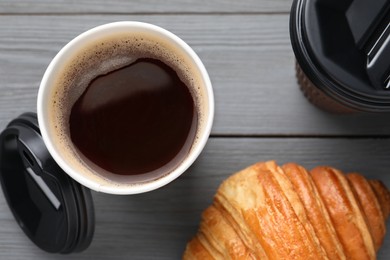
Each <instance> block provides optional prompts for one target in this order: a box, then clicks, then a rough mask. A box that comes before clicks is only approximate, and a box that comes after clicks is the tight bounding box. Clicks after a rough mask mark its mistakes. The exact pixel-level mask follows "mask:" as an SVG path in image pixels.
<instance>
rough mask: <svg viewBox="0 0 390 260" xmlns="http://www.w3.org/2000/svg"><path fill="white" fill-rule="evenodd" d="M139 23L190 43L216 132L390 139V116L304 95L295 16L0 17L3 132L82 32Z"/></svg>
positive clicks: (30, 107)
mask: <svg viewBox="0 0 390 260" xmlns="http://www.w3.org/2000/svg"><path fill="white" fill-rule="evenodd" d="M119 20H137V21H144V22H150V23H154V24H157V25H159V26H162V27H164V28H166V29H168V30H170V31H172V32H174V33H175V34H177V35H178V36H180V37H181V38H183V39H184V40H185V41H186V42H187V43H189V45H190V46H192V47H193V48H194V50H195V51H196V52H197V53H198V55H199V56H200V58H201V59H202V60H203V62H204V64H205V66H206V68H207V69H208V71H209V74H210V77H211V80H212V82H213V87H214V91H215V101H216V115H215V124H214V127H213V130H212V133H213V135H251V136H257V135H260V136H291V135H293V136H301V135H302V136H307V135H309V136H322V135H328V136H333V135H339V136H340V135H341V136H356V135H363V136H379V135H389V133H390V121H389V120H388V117H389V116H388V115H378V114H377V115H373V114H365V115H331V114H328V113H325V112H322V111H320V110H318V109H316V108H315V107H314V106H312V105H311V104H309V103H308V101H307V100H306V99H305V98H304V97H303V95H302V94H301V92H300V90H299V88H298V86H297V83H296V79H295V72H294V54H293V52H292V50H291V47H290V41H289V32H288V15H283V14H282V15H242V14H240V15H236V14H234V15H151V16H146V15H82V16H45V15H43V16H41V15H37V16H36V15H34V16H0V82H1V86H0V89H1V95H0V110H1V111H2V112H1V113H0V128H4V127H5V125H6V124H7V122H8V121H9V120H11V119H12V118H13V117H15V116H17V115H18V114H20V113H22V112H25V111H35V107H36V95H37V92H38V86H39V82H40V79H41V78H42V76H43V73H44V71H45V69H46V67H47V65H48V64H49V62H50V60H51V59H52V58H53V57H54V56H55V54H56V53H57V52H58V51H59V50H60V48H61V47H62V46H64V45H65V44H66V43H67V42H68V41H70V40H71V39H72V38H73V37H75V36H77V35H78V34H79V33H81V32H83V31H85V30H87V29H89V28H91V27H94V26H97V25H100V24H103V23H107V22H112V21H119Z"/></svg>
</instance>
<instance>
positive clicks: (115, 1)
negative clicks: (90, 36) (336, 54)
mask: <svg viewBox="0 0 390 260" xmlns="http://www.w3.org/2000/svg"><path fill="white" fill-rule="evenodd" d="M291 2H292V1H291V0H262V1H258V0H245V1H235V0H198V1H191V0H166V1H159V0H132V1H126V0H112V1H104V0H82V1H75V0H71V1H63V0H55V1H50V0H24V1H21V0H18V1H13V0H4V1H1V2H0V13H48V14H56V13H61V14H63V13H72V14H74V13H172V12H176V13H178V12H180V13H183V12H184V13H210V12H217V13H221V12H223V13H226V12H227V13H231V12H261V13H267V12H289V11H290V6H291Z"/></svg>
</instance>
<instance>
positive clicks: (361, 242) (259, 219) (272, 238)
mask: <svg viewBox="0 0 390 260" xmlns="http://www.w3.org/2000/svg"><path fill="white" fill-rule="evenodd" d="M372 201H374V203H372ZM389 213H390V193H389V191H388V190H387V188H386V187H385V186H384V185H383V184H382V183H380V182H375V181H370V182H367V181H366V180H365V179H364V177H362V176H360V175H357V174H350V175H348V177H345V176H344V175H343V174H342V172H340V171H338V170H336V169H334V168H330V167H317V168H315V169H313V170H312V171H311V172H310V173H309V172H308V171H306V170H305V169H304V168H303V167H302V166H299V165H297V164H294V163H289V164H286V165H284V166H283V167H279V166H278V165H277V164H276V163H275V162H274V161H269V162H261V163H256V164H255V165H252V166H250V167H248V168H246V169H244V170H242V171H240V172H238V173H236V174H235V175H233V176H231V177H229V178H228V179H227V180H225V181H224V182H223V183H222V184H221V186H220V187H219V189H218V191H217V193H216V196H215V199H214V203H213V205H212V206H210V207H209V208H207V209H206V210H205V211H204V213H203V215H202V222H201V225H200V229H199V232H198V234H197V235H196V236H195V237H194V238H193V240H191V241H190V242H189V244H188V245H187V248H186V251H185V253H184V255H183V259H375V256H376V251H377V250H378V248H379V245H380V244H381V243H382V241H383V236H384V232H385V229H384V227H385V223H384V221H385V219H386V218H387V217H388V215H389ZM368 215H372V216H368Z"/></svg>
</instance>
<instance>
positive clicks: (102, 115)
mask: <svg viewBox="0 0 390 260" xmlns="http://www.w3.org/2000/svg"><path fill="white" fill-rule="evenodd" d="M69 123H70V136H71V140H72V141H73V143H74V144H75V146H76V147H77V148H78V150H79V151H80V152H81V153H82V154H83V155H84V156H85V157H87V158H88V159H89V160H91V161H92V162H94V163H95V164H97V165H98V166H100V167H101V168H103V169H105V170H107V171H109V172H112V173H115V174H121V175H134V174H142V173H148V172H152V171H155V170H158V169H162V168H163V169H164V171H169V170H172V169H174V168H175V167H177V165H178V163H179V162H180V161H182V160H183V159H184V157H186V156H187V154H188V152H189V150H190V148H191V145H192V143H193V141H194V138H195V135H196V128H197V123H198V115H197V112H196V110H195V104H194V100H193V98H192V95H191V93H190V91H189V89H188V87H187V86H186V85H185V84H184V83H183V82H182V81H181V80H180V78H179V77H178V75H177V73H176V72H175V71H174V70H173V69H172V68H171V67H169V66H168V65H166V64H165V63H163V62H161V61H159V60H156V59H149V58H147V59H146V58H141V59H138V60H136V61H135V62H133V63H132V64H130V65H128V66H126V67H123V68H120V69H118V70H115V71H112V72H109V73H107V74H105V75H101V76H98V77H96V78H95V79H93V80H92V81H91V83H90V84H89V86H88V87H87V89H86V90H85V91H84V93H83V94H82V95H81V96H80V98H79V99H78V100H77V101H76V103H75V104H74V106H73V107H72V110H71V114H70V119H69Z"/></svg>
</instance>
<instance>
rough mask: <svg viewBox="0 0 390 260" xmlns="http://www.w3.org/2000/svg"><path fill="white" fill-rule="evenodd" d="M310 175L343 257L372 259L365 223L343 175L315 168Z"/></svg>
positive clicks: (370, 242)
mask: <svg viewBox="0 0 390 260" xmlns="http://www.w3.org/2000/svg"><path fill="white" fill-rule="evenodd" d="M311 175H312V177H313V180H314V183H315V184H316V186H317V188H318V190H319V193H320V195H321V198H322V200H323V201H324V203H325V206H326V208H327V209H328V212H329V215H330V217H331V219H332V223H333V226H334V228H335V230H336V233H337V235H338V237H339V238H340V242H341V244H342V245H343V248H344V250H345V253H346V256H347V258H349V259H375V257H376V256H375V255H376V254H375V249H374V244H373V241H372V238H371V235H370V233H369V230H368V227H367V224H366V222H365V219H364V217H363V215H362V211H361V209H360V208H359V205H358V204H357V201H356V198H355V197H354V195H353V193H352V190H351V188H350V186H349V185H348V182H347V180H346V178H345V177H344V175H343V174H342V173H341V172H340V171H338V170H336V169H334V168H331V167H316V168H314V169H313V170H312V171H311Z"/></svg>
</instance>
